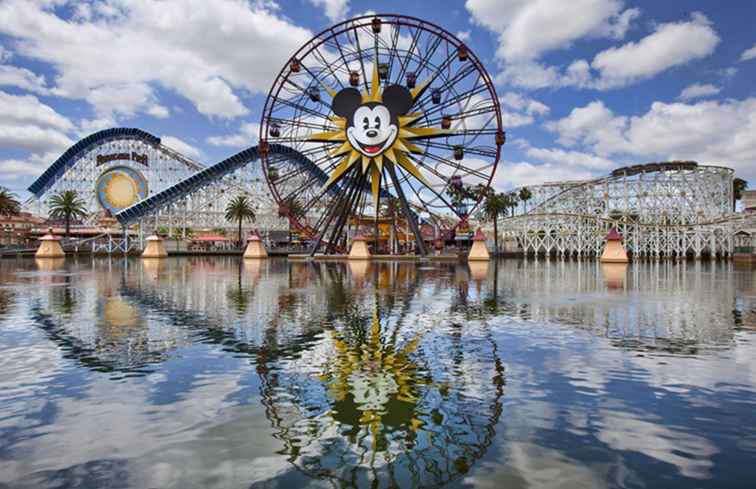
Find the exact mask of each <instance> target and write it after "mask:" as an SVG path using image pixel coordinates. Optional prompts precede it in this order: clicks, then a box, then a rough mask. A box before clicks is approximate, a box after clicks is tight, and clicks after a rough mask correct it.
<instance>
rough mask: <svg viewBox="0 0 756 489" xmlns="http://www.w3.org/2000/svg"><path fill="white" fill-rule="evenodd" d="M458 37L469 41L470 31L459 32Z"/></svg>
mask: <svg viewBox="0 0 756 489" xmlns="http://www.w3.org/2000/svg"><path fill="white" fill-rule="evenodd" d="M457 39H459V40H460V41H464V42H468V41H469V40H470V31H459V32H457Z"/></svg>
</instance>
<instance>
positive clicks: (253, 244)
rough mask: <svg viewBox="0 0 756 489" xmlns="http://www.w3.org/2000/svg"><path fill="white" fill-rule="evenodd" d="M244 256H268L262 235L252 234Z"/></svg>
mask: <svg viewBox="0 0 756 489" xmlns="http://www.w3.org/2000/svg"><path fill="white" fill-rule="evenodd" d="M244 258H257V259H259V258H268V251H267V250H266V249H265V245H264V244H263V242H262V240H260V237H259V236H257V235H254V236H250V238H249V239H248V240H247V248H246V249H245V250H244Z"/></svg>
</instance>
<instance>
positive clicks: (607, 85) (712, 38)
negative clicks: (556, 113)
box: [497, 13, 720, 90]
mask: <svg viewBox="0 0 756 489" xmlns="http://www.w3.org/2000/svg"><path fill="white" fill-rule="evenodd" d="M719 41H720V39H719V36H718V35H717V33H716V32H715V31H714V29H713V28H712V26H711V23H710V22H709V20H708V19H707V18H706V17H705V16H704V15H703V14H700V13H694V14H693V15H692V16H691V18H690V19H689V20H688V21H681V22H670V23H666V24H660V25H658V26H657V27H656V29H655V30H654V32H653V33H651V34H649V35H648V36H645V37H643V38H642V39H640V40H639V41H637V42H628V43H625V44H623V45H621V46H618V47H612V48H609V49H605V50H603V51H601V52H599V53H598V54H596V56H595V57H594V58H593V61H591V62H590V63H589V62H588V61H587V60H582V59H579V60H575V61H573V62H572V63H571V64H570V65H569V66H567V68H564V69H562V68H560V67H557V66H548V65H545V64H543V63H541V62H539V61H537V60H527V61H523V62H517V63H512V64H509V65H507V66H506V67H505V68H504V70H503V71H502V73H501V74H500V75H499V76H498V77H497V82H502V83H503V82H509V83H512V84H514V85H516V86H520V87H524V88H528V89H538V88H546V87H577V88H595V89H598V90H608V89H615V88H621V87H625V86H627V85H630V84H632V83H636V82H639V81H642V80H647V79H649V78H653V77H654V76H656V75H658V74H659V73H661V72H663V71H665V70H668V69H670V68H673V67H675V66H680V65H683V64H686V63H688V62H690V61H692V60H695V59H701V58H704V57H706V56H708V55H710V54H711V53H712V52H714V49H715V48H716V46H717V45H718V44H719Z"/></svg>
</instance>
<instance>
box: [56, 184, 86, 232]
mask: <svg viewBox="0 0 756 489" xmlns="http://www.w3.org/2000/svg"><path fill="white" fill-rule="evenodd" d="M86 216H87V203H86V202H84V200H82V199H80V198H79V194H77V193H76V191H75V190H63V191H62V192H58V193H57V194H55V195H53V196H52V197H50V219H64V220H65V221H66V237H68V234H69V232H70V230H71V220H72V219H83V218H85V217H86Z"/></svg>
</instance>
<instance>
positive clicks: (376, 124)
mask: <svg viewBox="0 0 756 489" xmlns="http://www.w3.org/2000/svg"><path fill="white" fill-rule="evenodd" d="M375 128H376V129H380V128H381V118H380V117H378V116H375Z"/></svg>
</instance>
